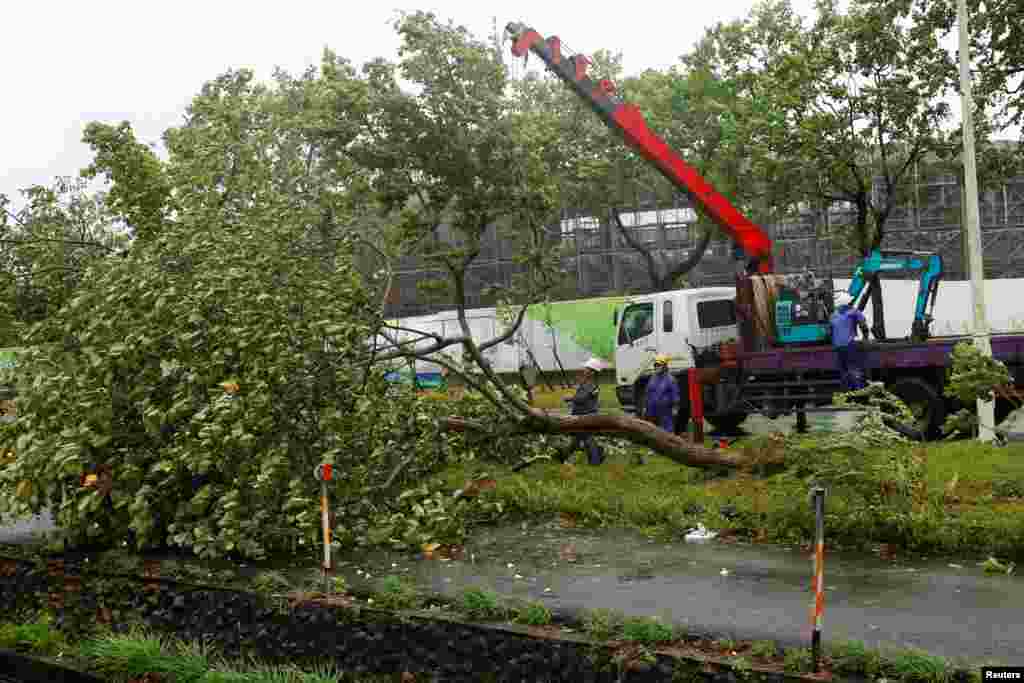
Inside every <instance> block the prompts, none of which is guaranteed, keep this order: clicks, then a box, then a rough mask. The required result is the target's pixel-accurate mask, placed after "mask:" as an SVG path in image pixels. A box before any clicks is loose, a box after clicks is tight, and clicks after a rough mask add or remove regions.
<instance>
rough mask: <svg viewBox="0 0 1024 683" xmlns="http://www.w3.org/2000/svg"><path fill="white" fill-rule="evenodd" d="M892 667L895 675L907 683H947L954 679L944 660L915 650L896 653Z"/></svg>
mask: <svg viewBox="0 0 1024 683" xmlns="http://www.w3.org/2000/svg"><path fill="white" fill-rule="evenodd" d="M890 665H891V668H892V671H893V673H894V674H895V675H896V676H897V677H898V678H899V679H900V680H902V681H907V683H946V682H947V681H949V680H950V678H951V677H952V676H951V671H950V666H949V663H948V662H947V661H946V660H945V659H944V658H942V657H936V656H935V655H931V654H928V653H927V652H924V651H923V650H918V649H914V648H911V649H906V650H902V651H900V652H898V653H896V655H895V656H894V657H893V658H892V660H891V664H890Z"/></svg>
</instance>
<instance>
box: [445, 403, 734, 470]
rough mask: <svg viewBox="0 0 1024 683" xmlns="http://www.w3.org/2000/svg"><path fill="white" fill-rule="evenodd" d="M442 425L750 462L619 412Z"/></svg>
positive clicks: (684, 460)
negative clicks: (579, 437) (599, 437)
mask: <svg viewBox="0 0 1024 683" xmlns="http://www.w3.org/2000/svg"><path fill="white" fill-rule="evenodd" d="M441 428H442V429H444V430H447V431H454V432H474V433H477V434H480V435H495V434H502V435H507V434H509V433H516V432H518V433H531V432H532V433H538V434H608V435H614V436H617V437H620V438H623V439H625V440H627V441H630V442H631V443H635V444H637V445H640V446H647V447H648V448H650V449H652V450H654V451H657V452H658V453H660V454H662V455H664V456H666V457H667V458H670V459H672V460H674V461H676V462H678V463H679V464H680V465H686V466H688V467H743V466H745V465H748V464H751V463H750V461H749V460H748V459H747V458H746V457H744V456H743V455H742V454H741V453H736V452H730V451H725V450H717V449H712V448H706V447H705V446H701V445H698V444H695V443H693V442H692V441H689V440H687V439H685V438H682V437H680V436H677V435H676V434H673V433H671V432H666V431H665V430H664V429H661V428H660V427H657V426H655V425H652V424H651V423H650V422H648V421H646V420H640V419H637V418H634V417H626V416H621V415H582V416H579V417H563V416H560V415H549V414H546V413H544V412H543V411H541V410H537V409H535V408H534V409H532V410H531V411H530V416H529V417H528V418H527V419H524V420H522V421H518V422H511V423H509V424H506V425H497V426H490V425H486V424H484V423H482V422H480V421H477V420H467V419H464V418H461V417H449V418H444V419H443V420H441Z"/></svg>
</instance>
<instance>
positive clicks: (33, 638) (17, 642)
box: [0, 614, 67, 656]
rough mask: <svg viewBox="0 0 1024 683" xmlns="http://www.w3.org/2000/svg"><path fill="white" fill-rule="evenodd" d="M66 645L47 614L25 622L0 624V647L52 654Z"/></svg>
mask: <svg viewBox="0 0 1024 683" xmlns="http://www.w3.org/2000/svg"><path fill="white" fill-rule="evenodd" d="M66 647H67V642H66V641H65V640H64V635H63V634H62V633H61V632H60V631H58V630H56V629H55V628H54V627H53V619H52V618H51V617H50V616H49V615H48V614H41V615H39V616H38V617H37V618H36V620H35V621H32V622H29V623H25V624H9V623H8V624H0V648H5V649H10V650H21V651H28V652H35V653H38V654H40V655H47V656H54V655H57V654H59V653H60V652H61V651H63V650H64V649H65V648H66Z"/></svg>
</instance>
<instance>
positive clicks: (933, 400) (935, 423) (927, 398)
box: [889, 377, 946, 441]
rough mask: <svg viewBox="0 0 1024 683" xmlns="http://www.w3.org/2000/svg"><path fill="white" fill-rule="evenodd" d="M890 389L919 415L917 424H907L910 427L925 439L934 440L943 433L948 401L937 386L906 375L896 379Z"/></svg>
mask: <svg viewBox="0 0 1024 683" xmlns="http://www.w3.org/2000/svg"><path fill="white" fill-rule="evenodd" d="M889 391H891V392H892V393H893V394H895V395H896V396H897V397H898V398H899V399H900V400H901V401H903V402H904V403H905V404H906V405H907V407H908V408H910V409H911V410H912V411H913V412H914V414H915V415H916V416H918V420H917V422H916V423H915V424H911V425H906V426H907V427H908V428H909V429H911V430H913V431H915V432H918V433H920V434H921V435H922V436H923V438H924V440H925V441H931V440H934V439H936V438H938V437H939V436H940V435H941V434H942V423H943V422H944V421H945V420H946V403H945V401H943V400H942V396H941V395H939V392H938V391H937V390H936V389H935V387H933V386H932V385H931V384H929V383H928V382H925V381H924V380H922V379H918V378H917V377H905V378H903V379H899V380H896V381H894V382H893V383H892V384H891V385H890V386H889ZM901 431H902V430H901Z"/></svg>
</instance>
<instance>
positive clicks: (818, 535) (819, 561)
mask: <svg viewBox="0 0 1024 683" xmlns="http://www.w3.org/2000/svg"><path fill="white" fill-rule="evenodd" d="M811 495H812V498H813V501H814V609H813V610H812V615H813V622H814V631H813V632H812V634H811V657H812V658H813V659H814V673H818V672H819V671H820V670H821V618H822V614H823V613H824V612H825V489H823V488H821V487H820V486H818V487H815V488H814V489H813V491H812V494H811Z"/></svg>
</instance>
